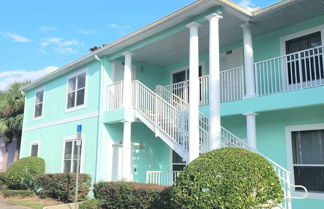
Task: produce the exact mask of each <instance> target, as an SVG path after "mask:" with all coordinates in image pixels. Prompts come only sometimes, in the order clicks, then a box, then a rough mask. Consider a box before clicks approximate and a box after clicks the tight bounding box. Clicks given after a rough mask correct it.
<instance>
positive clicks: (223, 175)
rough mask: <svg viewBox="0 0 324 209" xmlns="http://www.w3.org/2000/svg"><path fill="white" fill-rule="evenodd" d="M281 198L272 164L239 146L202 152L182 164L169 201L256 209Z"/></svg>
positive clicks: (188, 205) (181, 205)
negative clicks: (195, 157)
mask: <svg viewBox="0 0 324 209" xmlns="http://www.w3.org/2000/svg"><path fill="white" fill-rule="evenodd" d="M282 199H283V191H282V189H281V186H280V183H279V179H278V176H277V175H276V173H275V171H274V169H273V167H272V166H271V164H270V163H269V162H268V161H267V160H266V159H264V158H263V157H261V156H260V155H258V154H255V153H252V152H250V151H247V150H244V149H240V148H222V149H218V150H214V151H211V152H208V153H205V154H203V155H201V156H200V157H198V158H197V159H195V160H194V161H193V162H191V163H190V164H189V165H188V166H186V167H185V169H184V170H183V171H182V172H181V173H180V175H179V177H178V179H177V181H176V183H175V184H174V186H173V188H172V203H173V204H174V205H175V206H177V207H178V208H187V209H191V208H195V209H200V208H211V209H219V208H223V209H232V208H236V209H246V208H259V207H260V206H261V205H265V204H269V203H270V202H272V203H273V204H275V203H279V202H281V201H282ZM197 200H199V201H197ZM270 208H272V207H270Z"/></svg>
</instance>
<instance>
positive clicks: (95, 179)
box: [94, 55, 104, 183]
mask: <svg viewBox="0 0 324 209" xmlns="http://www.w3.org/2000/svg"><path fill="white" fill-rule="evenodd" d="M94 58H95V59H96V60H97V61H99V62H100V63H101V65H100V71H99V102H98V124H97V143H96V163H95V166H96V168H95V175H94V183H96V182H97V174H98V170H99V169H98V161H99V144H100V143H99V140H100V141H101V123H100V121H101V120H100V119H101V114H102V111H101V108H102V96H101V91H102V84H103V70H104V61H103V60H102V59H100V58H99V57H98V56H97V55H94Z"/></svg>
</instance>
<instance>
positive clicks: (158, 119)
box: [107, 80, 307, 209]
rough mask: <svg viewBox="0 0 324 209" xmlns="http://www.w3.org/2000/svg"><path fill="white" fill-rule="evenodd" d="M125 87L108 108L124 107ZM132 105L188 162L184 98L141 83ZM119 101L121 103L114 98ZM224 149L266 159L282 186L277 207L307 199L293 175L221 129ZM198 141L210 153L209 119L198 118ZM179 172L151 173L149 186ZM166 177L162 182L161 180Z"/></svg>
mask: <svg viewBox="0 0 324 209" xmlns="http://www.w3.org/2000/svg"><path fill="white" fill-rule="evenodd" d="M121 86H122V83H121V82H119V83H116V84H115V85H114V84H113V85H111V86H109V87H108V89H107V90H108V96H109V95H110V96H109V97H112V98H110V101H112V102H114V103H113V104H112V105H111V104H109V103H108V107H111V106H112V107H114V108H117V107H118V106H120V107H121V104H122V101H121V99H120V98H122V96H120V95H122V88H121ZM132 87H133V88H132V91H133V92H132V101H133V108H134V110H135V114H136V117H137V118H138V119H139V120H141V121H142V122H143V123H144V124H145V125H146V126H147V127H148V128H150V129H151V130H152V131H153V132H154V133H155V135H156V136H157V137H160V138H161V139H162V140H163V141H164V142H165V143H166V144H167V145H168V146H170V147H171V148H172V149H173V150H174V151H175V152H176V153H177V154H178V155H179V156H181V157H182V158H183V160H184V161H186V162H188V148H189V143H188V138H189V129H188V110H189V104H188V103H187V102H186V101H185V100H184V99H182V98H180V97H178V96H177V95H175V94H173V93H172V92H171V91H170V90H169V89H167V88H164V87H163V86H157V88H156V92H154V91H152V90H151V89H149V88H148V87H146V86H145V85H144V84H143V83H141V82H140V81H137V80H135V81H133V83H132ZM116 97H118V102H117V103H116V100H114V99H113V98H116ZM221 134H222V143H221V144H222V146H223V147H238V148H243V149H247V150H250V151H252V152H255V153H258V154H260V155H262V156H263V157H264V158H266V159H267V160H268V161H269V162H270V163H271V164H272V166H273V168H274V169H275V171H276V173H277V174H278V177H279V180H280V184H281V186H282V189H283V191H284V194H285V198H284V201H283V202H282V203H281V204H280V205H278V208H282V209H291V199H292V198H301V199H302V198H306V196H307V190H306V188H305V187H303V186H296V185H292V184H291V183H290V176H291V173H290V172H289V171H288V170H287V169H285V168H283V167H281V166H280V165H279V164H277V163H275V162H274V161H273V160H271V159H270V158H268V157H266V156H264V155H263V154H262V153H260V152H258V151H257V150H254V149H252V148H251V147H250V146H249V145H248V144H247V143H246V142H245V141H244V140H242V139H240V138H239V137H237V136H236V135H234V134H233V133H231V132H230V131H228V130H226V129H225V128H223V127H222V128H221ZM199 140H200V147H199V150H200V153H204V152H207V151H208V147H209V146H208V117H206V116H205V115H204V114H203V113H201V112H200V114H199ZM177 174H178V172H173V171H170V172H169V173H167V172H162V171H148V172H147V183H155V184H163V183H161V182H162V179H166V180H167V181H165V182H168V183H165V184H170V183H172V182H173V180H174V179H175V177H176V175H177ZM162 177H163V178H162ZM294 187H298V188H302V189H304V190H305V195H306V196H305V197H292V196H291V189H292V188H294Z"/></svg>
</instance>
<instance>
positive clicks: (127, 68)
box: [123, 52, 132, 108]
mask: <svg viewBox="0 0 324 209" xmlns="http://www.w3.org/2000/svg"><path fill="white" fill-rule="evenodd" d="M124 56H125V65H124V86H123V87H124V88H123V107H124V108H131V107H132V53H130V52H126V53H124Z"/></svg>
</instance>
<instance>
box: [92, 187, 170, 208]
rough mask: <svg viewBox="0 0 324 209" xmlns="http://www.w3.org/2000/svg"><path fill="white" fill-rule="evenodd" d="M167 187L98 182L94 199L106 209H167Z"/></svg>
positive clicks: (94, 190)
mask: <svg viewBox="0 0 324 209" xmlns="http://www.w3.org/2000/svg"><path fill="white" fill-rule="evenodd" d="M166 190H167V187H164V186H159V185H152V184H141V183H134V182H100V183H98V184H95V185H94V189H93V192H94V195H95V198H96V199H98V200H100V201H101V203H102V207H103V208H107V209H120V208H125V209H168V208H169V207H168V203H169V201H168V200H167V199H168V195H167V194H169V193H168V192H165V191H166Z"/></svg>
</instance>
